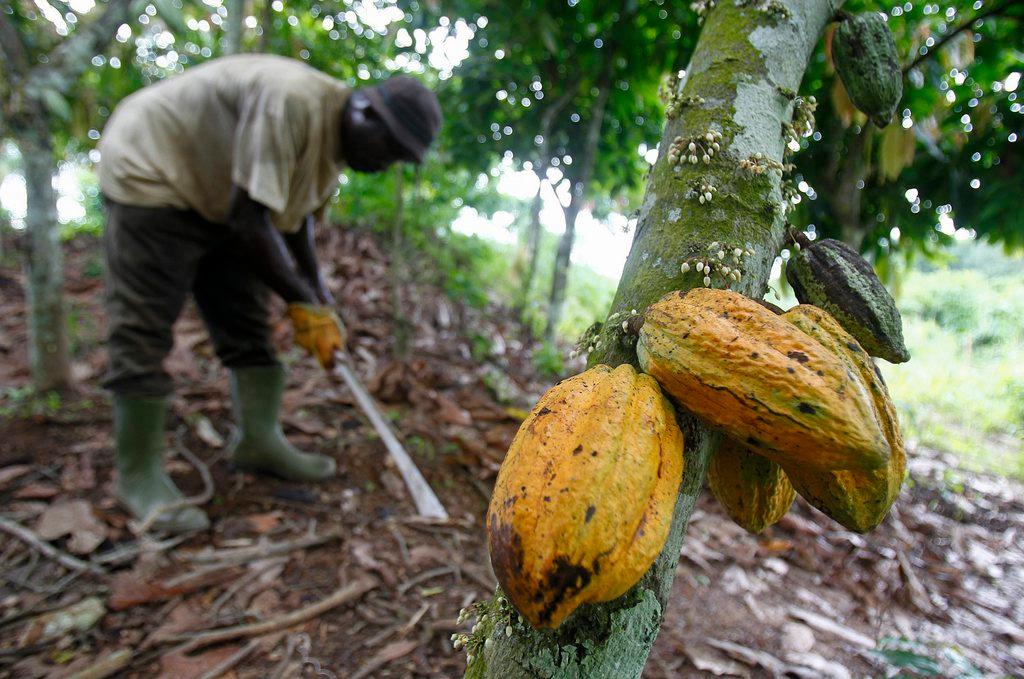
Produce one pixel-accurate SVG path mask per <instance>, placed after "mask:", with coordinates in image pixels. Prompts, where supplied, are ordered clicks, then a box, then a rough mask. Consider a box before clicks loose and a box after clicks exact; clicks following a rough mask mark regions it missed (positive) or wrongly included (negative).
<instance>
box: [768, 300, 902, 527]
mask: <svg viewBox="0 0 1024 679" xmlns="http://www.w3.org/2000/svg"><path fill="white" fill-rule="evenodd" d="M783 317H784V318H786V319H787V320H788V321H790V322H791V323H793V324H794V325H796V326H797V327H798V328H800V329H801V330H803V331H804V332H806V333H807V334H808V335H811V336H812V337H815V338H816V339H818V340H819V341H820V342H821V343H822V344H824V345H825V346H827V347H829V348H830V349H831V350H832V351H834V352H836V354H837V355H838V356H840V357H841V358H842V360H843V361H844V362H845V363H846V365H847V366H848V367H849V369H850V370H852V371H856V372H857V373H858V374H859V375H860V376H861V379H862V380H863V381H864V383H865V384H867V385H868V388H869V390H870V393H871V399H872V402H873V404H874V415H875V420H876V421H877V423H878V425H879V426H880V427H881V429H882V432H883V434H884V435H885V438H886V441H887V442H888V444H889V450H890V454H889V462H888V464H886V465H885V466H884V467H881V468H879V469H873V470H870V471H858V470H845V471H820V470H816V469H811V468H809V467H806V466H800V465H786V466H785V470H786V475H787V476H788V477H789V480H790V482H791V483H792V484H793V487H794V488H796V491H797V492H798V493H800V495H801V496H803V498H804V499H805V500H807V501H808V502H809V503H811V505H813V506H814V507H816V508H817V509H819V510H821V511H822V512H823V513H825V514H826V515H828V516H829V517H831V518H832V519H834V520H835V521H838V522H839V523H840V524H842V525H843V526H844V527H846V528H848V529H849V530H852V531H856V532H858V533H866V532H868V531H869V530H871V529H872V528H874V527H875V526H877V525H878V524H879V523H880V522H881V521H882V519H883V518H885V515H886V513H887V512H888V511H889V507H891V506H892V503H893V501H894V500H895V499H896V496H897V495H898V494H899V491H900V486H901V485H902V483H903V474H904V471H905V470H906V465H907V457H906V453H905V451H904V448H903V435H902V434H901V432H900V425H899V419H898V418H897V416H896V409H895V408H894V407H893V404H892V400H891V399H890V398H889V392H888V390H887V389H886V388H885V382H883V381H882V376H881V374H880V373H879V372H878V368H877V367H876V366H875V364H874V362H872V360H871V358H869V357H868V355H867V354H866V353H865V352H864V351H863V350H862V349H860V347H858V346H857V342H856V340H855V339H854V338H853V337H852V336H850V334H849V333H847V332H846V331H845V330H844V329H843V328H842V327H841V326H840V325H839V323H837V322H836V320H835V319H833V318H832V317H831V316H830V315H829V314H828V313H827V312H825V311H823V310H822V309H819V308H817V307H815V306H811V305H807V304H801V305H799V306H796V307H793V308H792V309H790V310H789V311H787V312H786V313H785V314H784V315H783Z"/></svg>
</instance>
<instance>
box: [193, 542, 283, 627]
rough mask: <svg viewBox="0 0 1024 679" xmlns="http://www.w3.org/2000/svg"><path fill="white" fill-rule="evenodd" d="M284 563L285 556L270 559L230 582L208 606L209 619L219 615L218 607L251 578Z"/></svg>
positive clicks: (221, 606) (253, 578)
mask: <svg viewBox="0 0 1024 679" xmlns="http://www.w3.org/2000/svg"><path fill="white" fill-rule="evenodd" d="M284 563H288V558H287V557H281V558H277V559H271V560H270V561H269V562H268V563H266V564H264V565H263V566H262V567H260V568H257V569H255V570H252V571H249V572H248V573H246V574H245V575H244V576H243V577H241V578H239V579H238V580H236V581H235V582H234V583H232V585H231V586H230V587H228V588H227V589H226V590H224V593H223V594H221V595H220V596H219V597H217V598H216V599H215V600H214V602H213V604H212V605H211V607H210V614H209V616H208V617H209V619H210V620H216V619H217V616H218V615H220V609H222V608H223V607H224V604H226V603H228V602H229V601H231V600H232V599H233V598H234V597H235V595H236V594H238V592H239V590H241V589H242V588H243V587H245V586H247V585H249V584H251V583H252V581H253V580H255V579H256V578H258V577H260V576H261V575H263V574H264V573H266V572H267V571H269V570H270V569H271V568H273V567H275V566H279V565H281V564H284Z"/></svg>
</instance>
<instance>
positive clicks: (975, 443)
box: [881, 248, 1024, 476]
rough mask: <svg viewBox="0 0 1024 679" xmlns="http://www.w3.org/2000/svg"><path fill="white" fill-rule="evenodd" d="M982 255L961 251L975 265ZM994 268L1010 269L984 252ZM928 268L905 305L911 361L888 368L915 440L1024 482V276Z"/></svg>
mask: <svg viewBox="0 0 1024 679" xmlns="http://www.w3.org/2000/svg"><path fill="white" fill-rule="evenodd" d="M974 250H975V248H962V249H961V250H960V251H961V252H962V253H964V256H965V258H968V259H970V258H974V257H975V256H976V255H975V254H974ZM983 252H985V253H986V254H985V257H984V261H986V262H987V266H988V267H990V268H992V269H999V268H1001V265H1002V264H1005V262H1006V260H1009V261H1018V262H1019V260H1013V259H1011V258H1006V257H1002V256H997V255H998V252H997V251H994V249H991V248H987V249H983ZM960 264H961V262H960V261H959V260H956V261H954V262H953V264H952V265H951V266H950V267H949V268H942V269H938V268H934V267H929V270H927V271H918V270H915V271H912V272H911V273H910V274H909V275H908V276H907V277H906V280H905V281H904V284H903V295H902V296H901V297H900V299H899V306H900V309H901V312H902V313H903V319H904V332H905V337H906V340H907V346H908V348H909V349H910V353H911V361H910V362H909V363H907V364H904V365H900V366H891V365H889V364H886V363H881V367H882V370H883V373H884V375H885V379H886V382H887V383H888V384H889V389H890V392H891V393H892V395H893V398H894V400H895V402H896V405H897V407H898V409H899V411H900V415H901V419H902V421H903V424H904V428H905V430H906V432H907V434H908V437H909V438H911V439H918V440H919V441H920V442H921V444H923V445H925V446H928V447H931V448H935V449H938V450H942V451H945V452H950V453H953V454H955V455H957V456H958V457H959V458H960V460H961V461H962V462H963V463H964V464H965V465H966V466H968V467H971V468H976V469H985V470H989V471H994V472H997V473H1001V474H1011V475H1016V476H1024V273H1022V271H1021V269H1020V268H1019V267H1018V268H1017V269H1016V270H1015V271H1012V272H1011V273H1008V274H1007V275H1001V276H1000V275H991V274H988V273H987V271H988V268H987V269H986V270H985V271H986V273H982V272H981V271H978V270H973V269H962V268H958V267H959V265H960Z"/></svg>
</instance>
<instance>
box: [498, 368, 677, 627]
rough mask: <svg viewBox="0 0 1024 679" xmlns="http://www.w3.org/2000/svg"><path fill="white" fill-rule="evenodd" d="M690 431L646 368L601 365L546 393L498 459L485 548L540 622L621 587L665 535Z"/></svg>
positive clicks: (557, 619)
mask: <svg viewBox="0 0 1024 679" xmlns="http://www.w3.org/2000/svg"><path fill="white" fill-rule="evenodd" d="M682 473H683V434H682V432H681V431H680V430H679V426H678V425H677V424H676V419H675V412H674V411H673V409H672V405H671V404H670V403H669V402H668V400H667V399H666V398H665V397H664V395H662V393H661V389H660V388H659V387H658V384H657V382H655V381H654V380H653V379H652V378H651V377H649V376H647V375H643V374H638V373H637V372H636V371H635V370H634V369H633V368H632V366H629V365H621V366H619V367H617V368H615V369H612V368H610V367H608V366H606V365H599V366H596V367H594V368H591V369H590V370H587V371H586V372H584V373H581V374H579V375H576V376H575V377H570V378H569V379H567V380H564V381H562V382H560V383H559V384H557V385H555V386H554V387H552V388H551V389H549V390H548V391H547V393H545V394H544V395H543V396H542V397H541V399H540V401H538V402H537V405H536V406H535V407H534V409H533V411H532V412H531V413H530V415H529V417H527V418H526V420H525V421H524V422H523V424H522V426H521V427H520V428H519V432H518V433H517V434H516V436H515V438H514V439H513V441H512V445H511V446H510V447H509V449H508V454H507V455H506V456H505V460H504V462H502V465H501V470H500V471H499V472H498V479H497V481H496V482H495V486H494V494H493V495H492V496H491V503H490V507H489V508H488V510H487V546H488V549H489V550H490V554H491V564H492V566H493V567H494V572H495V574H496V575H497V576H498V582H499V583H501V587H502V589H503V590H504V592H505V594H506V596H507V597H508V599H509V601H510V602H511V603H512V604H513V605H514V606H515V607H516V609H517V610H518V611H519V612H520V613H522V615H523V617H525V618H526V619H527V620H529V621H530V623H531V624H532V625H533V626H535V627H558V626H559V625H560V624H561V623H562V621H563V620H565V618H566V617H568V616H569V614H570V613H572V612H573V611H574V610H576V608H577V607H579V606H580V605H581V604H584V603H593V602H598V601H610V600H611V599H614V598H616V597H618V596H621V595H622V594H624V593H625V592H626V590H628V589H629V588H630V587H632V586H633V585H634V584H636V582H637V581H638V580H639V579H640V576H642V575H643V574H644V573H645V572H647V569H648V568H650V566H651V564H652V563H653V562H654V559H655V557H657V555H658V553H659V552H660V551H661V548H662V547H663V546H664V544H665V540H666V539H667V537H668V529H669V524H670V523H671V521H672V510H673V508H674V507H675V501H676V495H677V493H678V490H679V483H680V481H681V479H682Z"/></svg>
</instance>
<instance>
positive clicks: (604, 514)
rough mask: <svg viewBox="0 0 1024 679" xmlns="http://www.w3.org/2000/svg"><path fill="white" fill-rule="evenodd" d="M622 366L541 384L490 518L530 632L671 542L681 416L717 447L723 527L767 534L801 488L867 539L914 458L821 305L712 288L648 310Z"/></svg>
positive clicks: (497, 556) (856, 353) (557, 621)
mask: <svg viewBox="0 0 1024 679" xmlns="http://www.w3.org/2000/svg"><path fill="white" fill-rule="evenodd" d="M637 357H638V358H639V363H640V366H641V368H642V370H643V373H638V372H637V371H636V370H634V368H633V367H632V366H630V365H620V366H618V367H616V368H611V367H609V366H606V365H598V366H596V367H594V368H591V369H590V370H587V371H585V372H583V373H581V374H579V375H576V376H575V377H571V378H569V379H567V380H564V381H562V382H560V383H559V384H557V385H555V386H554V387H552V388H551V389H549V390H548V391H547V392H546V393H545V394H544V395H543V396H542V397H541V399H540V400H539V401H538V402H537V404H536V406H535V407H534V409H533V411H532V412H531V413H530V415H529V416H528V417H527V418H526V419H525V420H524V422H523V423H522V425H521V426H520V428H519V431H518V432H517V433H516V436H515V438H514V439H513V441H512V444H511V446H510V447H509V450H508V453H507V455H506V456H505V460H504V461H503V462H502V465H501V469H500V471H499V472H498V478H497V481H496V483H495V487H494V493H493V495H492V497H491V502H490V505H489V507H488V511H487V541H488V549H489V552H490V556H491V564H492V566H493V568H494V572H495V574H496V576H497V578H498V582H499V583H500V584H501V588H502V590H503V591H504V593H505V595H506V597H507V598H508V600H509V602H510V603H511V604H512V605H513V606H514V607H515V608H516V609H517V610H518V611H519V613H520V614H521V615H522V616H523V617H524V618H525V619H526V620H528V621H529V622H530V624H531V625H533V626H535V627H548V628H554V627H558V626H559V625H561V624H562V623H563V622H564V621H565V620H566V619H567V618H568V617H569V616H570V615H571V614H572V613H573V612H574V611H576V610H577V609H578V608H579V607H580V606H581V605H583V604H587V603H597V602H602V601H610V600H612V599H615V598H617V597H619V596H621V595H623V594H624V593H625V592H626V591H627V590H628V589H630V588H631V587H632V586H633V585H635V584H636V583H637V582H638V581H639V579H640V578H641V576H642V575H643V574H644V573H645V572H647V570H648V569H649V568H650V567H651V564H653V563H654V560H655V558H656V557H657V556H658V554H659V553H660V552H661V550H662V549H663V547H664V545H665V542H666V540H667V538H668V532H669V527H670V525H671V521H672V513H673V510H674V508H675V504H676V497H677V494H678V491H679V485H680V483H681V480H682V473H683V467H684V449H683V443H684V441H683V434H682V432H681V431H680V429H679V425H678V424H677V422H676V414H675V407H676V406H678V407H681V408H684V409H686V410H687V411H689V412H691V413H693V414H694V415H696V416H697V417H699V418H700V419H702V420H703V421H704V422H705V423H706V424H707V425H709V426H711V427H713V428H716V429H718V430H719V431H721V432H722V433H723V434H724V435H725V442H724V443H723V444H722V445H721V446H720V448H719V449H718V450H717V451H716V452H715V454H714V456H713V457H712V459H711V462H710V467H709V471H708V484H709V486H710V488H711V491H712V493H713V494H714V495H715V497H716V498H718V500H719V502H721V504H722V505H723V506H724V507H725V509H726V511H727V513H728V514H729V516H730V517H731V518H732V519H733V520H734V521H735V522H736V523H738V524H739V525H741V526H743V528H745V529H746V530H748V531H751V532H755V533H756V532H760V531H762V530H764V529H765V528H766V527H768V526H770V525H772V524H773V523H775V522H777V521H778V520H779V519H781V518H782V517H783V516H784V515H785V513H786V512H787V511H788V509H789V507H790V505H791V504H792V503H793V499H794V498H795V495H796V493H799V494H800V495H802V496H803V497H804V498H805V499H806V500H807V501H808V502H810V503H811V504H812V505H813V506H815V507H817V508H818V509H820V510H821V511H822V512H824V513H825V514H827V515H828V516H830V517H832V518H833V519H835V520H836V521H838V522H839V523H841V524H842V525H843V526H845V527H847V528H849V529H851V530H855V531H859V532H864V531H868V530H870V529H871V528H873V527H874V526H876V525H877V524H878V523H879V522H880V521H881V520H882V518H883V517H884V516H885V514H886V512H887V511H888V509H889V507H890V505H891V504H892V502H893V500H894V499H895V497H896V495H897V493H898V492H899V488H900V484H901V482H902V479H903V473H904V468H905V466H906V458H905V455H904V451H903V440H902V437H901V435H900V431H899V422H898V420H897V418H896V413H895V410H894V408H893V405H892V402H891V400H890V399H889V395H888V393H887V391H886V388H885V383H884V382H883V381H882V378H881V375H880V374H879V373H878V371H877V369H876V368H875V366H874V363H873V362H872V360H871V358H870V357H869V356H868V354H867V352H865V350H864V349H863V348H862V347H861V345H860V344H859V343H858V341H857V339H856V338H855V337H854V336H852V335H851V334H850V333H849V332H847V331H846V330H845V329H844V328H843V326H842V325H840V323H839V322H838V321H837V320H836V319H835V318H833V317H832V316H831V315H830V314H829V313H828V312H827V311H826V310H824V309H821V308H819V307H816V306H812V305H806V304H802V305H799V306H797V307H795V308H793V309H791V310H789V311H786V312H782V311H781V310H779V309H777V308H774V307H771V306H770V305H764V304H762V303H759V302H757V301H754V300H751V299H748V298H746V297H744V296H742V295H740V294H738V293H735V292H731V291H728V290H718V289H713V288H695V289H693V290H690V291H687V292H674V293H670V294H669V295H666V296H665V297H663V298H662V299H661V300H659V301H658V302H656V303H655V304H653V305H651V306H650V307H649V308H648V309H647V310H646V311H645V313H644V316H643V324H642V326H641V327H640V328H639V337H638V340H637Z"/></svg>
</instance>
